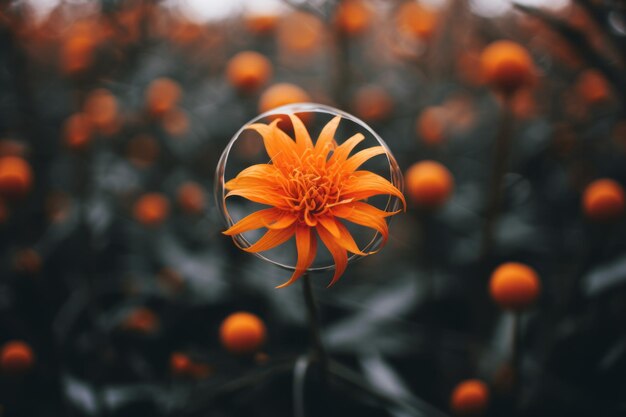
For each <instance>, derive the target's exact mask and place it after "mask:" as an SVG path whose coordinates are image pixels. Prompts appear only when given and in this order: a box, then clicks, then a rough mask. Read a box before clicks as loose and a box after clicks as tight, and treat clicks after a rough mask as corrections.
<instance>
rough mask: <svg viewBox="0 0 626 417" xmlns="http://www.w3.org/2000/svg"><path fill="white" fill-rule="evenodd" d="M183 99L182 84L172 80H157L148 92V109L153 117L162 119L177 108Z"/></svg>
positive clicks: (163, 78) (149, 87)
mask: <svg viewBox="0 0 626 417" xmlns="http://www.w3.org/2000/svg"><path fill="white" fill-rule="evenodd" d="M181 97H182V90H181V88H180V84H178V83H177V82H176V81H174V80H172V79H170V78H166V77H162V78H157V79H155V80H154V81H152V82H151V83H150V85H149V86H148V89H147V90H146V107H147V109H148V112H149V113H150V114H151V115H152V116H154V117H162V116H163V115H165V114H166V113H167V112H169V111H171V110H172V109H174V108H175V107H176V105H177V104H178V102H179V101H180V99H181Z"/></svg>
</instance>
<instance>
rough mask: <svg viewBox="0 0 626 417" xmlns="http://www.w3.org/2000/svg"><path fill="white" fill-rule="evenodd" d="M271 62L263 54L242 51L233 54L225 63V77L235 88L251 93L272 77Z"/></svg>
mask: <svg viewBox="0 0 626 417" xmlns="http://www.w3.org/2000/svg"><path fill="white" fill-rule="evenodd" d="M272 72H273V69H272V63H271V62H270V60H269V59H267V58H266V57H265V56H264V55H261V54H260V53H258V52H254V51H243V52H239V53H238V54H237V55H235V56H233V57H232V58H231V59H230V60H229V61H228V64H227V65H226V78H227V79H228V82H229V83H230V84H231V85H232V86H233V87H235V88H236V89H237V90H239V91H242V92H246V93H251V92H254V91H256V90H258V89H259V88H260V87H261V86H263V85H264V84H266V83H267V81H268V80H269V79H270V78H271V77H272Z"/></svg>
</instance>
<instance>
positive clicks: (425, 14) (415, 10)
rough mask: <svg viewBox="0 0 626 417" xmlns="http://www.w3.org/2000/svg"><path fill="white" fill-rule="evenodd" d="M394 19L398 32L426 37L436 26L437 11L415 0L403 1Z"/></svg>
mask: <svg viewBox="0 0 626 417" xmlns="http://www.w3.org/2000/svg"><path fill="white" fill-rule="evenodd" d="M396 21H397V25H398V29H399V30H400V32H402V33H405V34H407V35H411V36H415V37H416V38H420V39H428V38H430V37H431V36H432V34H433V33H434V31H435V29H436V28H437V13H435V12H434V11H432V10H430V9H427V8H425V7H424V6H422V5H420V4H419V3H417V2H412V1H407V2H404V3H403V4H402V5H401V6H400V7H399V8H398V11H397V12H396Z"/></svg>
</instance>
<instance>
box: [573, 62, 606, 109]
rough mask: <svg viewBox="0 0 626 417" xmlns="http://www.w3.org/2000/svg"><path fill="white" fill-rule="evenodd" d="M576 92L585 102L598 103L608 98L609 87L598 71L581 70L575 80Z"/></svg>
mask: <svg viewBox="0 0 626 417" xmlns="http://www.w3.org/2000/svg"><path fill="white" fill-rule="evenodd" d="M576 92H577V93H578V95H579V96H580V97H581V98H582V99H583V100H584V101H585V102H586V103H587V104H598V103H602V102H605V101H607V100H609V98H610V97H611V88H610V86H609V83H608V81H607V80H606V78H604V75H602V74H601V73H600V72H599V71H597V70H594V69H590V70H586V71H583V72H582V73H581V74H580V75H579V76H578V80H577V81H576Z"/></svg>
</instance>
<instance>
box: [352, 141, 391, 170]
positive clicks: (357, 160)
mask: <svg viewBox="0 0 626 417" xmlns="http://www.w3.org/2000/svg"><path fill="white" fill-rule="evenodd" d="M384 153H387V151H386V149H385V148H383V147H382V146H373V147H371V148H367V149H363V150H362V151H360V152H357V153H355V154H354V155H352V156H351V157H350V158H349V159H348V160H347V161H346V162H345V164H343V167H342V168H343V169H344V171H345V172H352V171H354V170H356V169H357V168H358V167H360V166H361V165H363V164H364V163H365V162H367V161H368V160H370V159H372V158H373V157H375V156H378V155H382V154H384Z"/></svg>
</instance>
